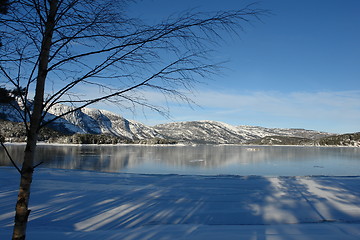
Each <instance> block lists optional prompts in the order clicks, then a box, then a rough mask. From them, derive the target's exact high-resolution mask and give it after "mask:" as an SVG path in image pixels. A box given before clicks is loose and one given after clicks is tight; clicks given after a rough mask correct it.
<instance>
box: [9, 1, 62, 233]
mask: <svg viewBox="0 0 360 240" xmlns="http://www.w3.org/2000/svg"><path fill="white" fill-rule="evenodd" d="M49 4H50V8H49V12H48V14H47V20H46V23H45V32H44V35H43V40H42V44H41V50H40V55H39V67H38V73H37V78H36V90H35V97H34V103H33V104H34V109H33V112H32V115H31V118H30V128H29V131H28V133H27V140H26V148H25V155H24V161H23V165H22V168H21V177H20V187H19V194H18V199H17V203H16V208H15V210H16V213H15V224H14V231H13V237H12V239H13V240H24V239H25V237H26V226H27V222H28V217H29V215H30V210H29V199H30V187H31V183H32V179H33V172H34V167H33V166H34V159H35V149H36V143H37V137H38V132H39V128H40V124H41V119H42V112H43V109H44V105H43V104H44V92H45V81H46V77H47V72H48V63H49V54H50V48H51V44H52V36H53V32H54V26H55V18H56V13H57V7H58V0H50V1H49Z"/></svg>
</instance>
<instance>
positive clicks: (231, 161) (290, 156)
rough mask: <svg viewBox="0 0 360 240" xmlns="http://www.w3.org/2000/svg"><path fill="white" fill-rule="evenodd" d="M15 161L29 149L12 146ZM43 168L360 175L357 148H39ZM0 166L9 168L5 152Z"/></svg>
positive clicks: (277, 174)
mask: <svg viewBox="0 0 360 240" xmlns="http://www.w3.org/2000/svg"><path fill="white" fill-rule="evenodd" d="M8 149H9V151H10V152H11V154H12V156H13V158H14V160H15V161H17V162H20V161H21V159H22V157H23V151H24V145H8ZM36 159H37V162H41V161H43V162H44V164H43V165H41V167H48V168H62V169H81V170H93V171H102V172H135V173H176V174H237V175H271V176H279V175H284V176H285V175H287V176H288V175H290V176H293V175H359V174H360V150H359V149H358V148H321V147H287V146H286V147H285V146H284V147H271V146H254V147H247V146H231V145H220V146H219V145H199V146H136V145H135V146H134V145H114V146H101V145H100V146H96V145H91V146H90V145H88V146H77V145H75V146H50V145H40V146H38V151H37V157H36ZM0 165H2V166H10V165H11V164H10V161H9V160H8V159H7V157H6V155H5V152H4V151H3V149H1V150H0Z"/></svg>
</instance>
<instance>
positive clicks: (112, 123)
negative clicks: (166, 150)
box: [46, 104, 162, 140]
mask: <svg viewBox="0 0 360 240" xmlns="http://www.w3.org/2000/svg"><path fill="white" fill-rule="evenodd" d="M73 109H74V108H73V107H69V106H65V105H59V104H58V105H55V106H54V107H53V108H51V109H50V110H49V114H48V115H47V117H46V120H49V119H51V118H54V116H59V115H61V114H63V113H64V112H68V111H71V110H73ZM51 127H52V128H54V129H56V130H61V129H63V131H64V130H65V131H67V133H90V134H109V135H113V136H116V137H122V138H126V139H130V140H138V139H148V138H161V137H162V136H161V135H160V134H159V133H158V132H156V131H155V130H154V129H153V128H151V127H148V126H145V125H144V124H142V123H139V122H136V121H131V120H127V119H125V118H123V117H122V116H120V115H117V114H114V113H112V112H109V111H105V110H99V109H93V108H83V109H81V110H77V111H75V112H72V113H70V114H68V115H66V116H64V117H63V118H60V119H59V120H57V121H55V123H53V124H51Z"/></svg>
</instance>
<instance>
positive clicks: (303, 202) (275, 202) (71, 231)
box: [0, 167, 360, 240]
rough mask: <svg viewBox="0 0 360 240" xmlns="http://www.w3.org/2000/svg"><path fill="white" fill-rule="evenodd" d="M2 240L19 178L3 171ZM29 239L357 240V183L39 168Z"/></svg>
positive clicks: (359, 195)
mask: <svg viewBox="0 0 360 240" xmlns="http://www.w3.org/2000/svg"><path fill="white" fill-rule="evenodd" d="M0 183H1V184H0V239H11V228H12V222H13V209H14V204H15V202H14V201H15V199H16V195H17V186H18V174H17V172H16V171H15V170H14V169H13V168H9V167H0ZM31 209H32V212H31V215H30V222H29V226H28V236H27V239H28V240H41V239H51V240H60V239H61V240H63V239H87V240H88V239H89V240H90V239H94V240H95V239H96V240H97V239H101V240H110V239H111V240H113V239H121V240H145V239H154V240H165V239H169V240H170V239H171V240H173V239H184V240H185V239H186V240H188V239H189V240H191V239H204V240H213V239H221V240H232V239H237V240H238V239H241V240H246V239H249V240H250V239H251V240H297V239H301V240H312V239H314V240H319V239H326V240H332V239H333V240H335V239H336V240H348V239H349V240H350V239H351V240H352V239H353V240H355V239H357V240H358V239H360V177H319V176H315V177H260V176H249V177H241V176H179V175H139V174H124V173H119V174H111V173H96V172H85V171H72V170H50V169H37V170H36V172H35V179H34V182H33V187H32V195H31Z"/></svg>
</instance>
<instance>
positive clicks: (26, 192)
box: [12, 136, 36, 240]
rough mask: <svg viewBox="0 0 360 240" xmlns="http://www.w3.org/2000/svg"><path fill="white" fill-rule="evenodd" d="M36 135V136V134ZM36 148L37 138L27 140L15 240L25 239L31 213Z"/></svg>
mask: <svg viewBox="0 0 360 240" xmlns="http://www.w3.org/2000/svg"><path fill="white" fill-rule="evenodd" d="M35 137H36V136H35ZM35 148H36V138H35V139H34V138H33V139H29V138H28V140H27V144H26V149H25V156H24V162H23V165H22V168H21V173H22V175H21V178H20V188H19V194H18V200H17V203H16V208H15V210H16V214H15V224H14V231H13V237H12V239H13V240H23V239H25V234H26V226H27V222H28V217H29V214H30V210H29V209H28V206H29V199H30V186H31V183H32V178H33V171H34V168H33V165H34V164H33V163H34V157H35V156H34V154H35Z"/></svg>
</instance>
